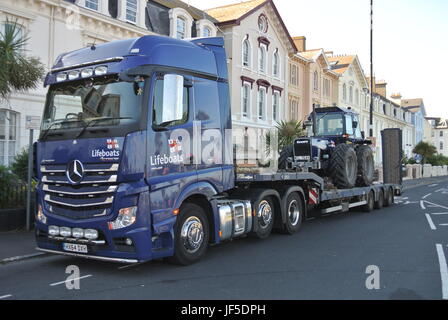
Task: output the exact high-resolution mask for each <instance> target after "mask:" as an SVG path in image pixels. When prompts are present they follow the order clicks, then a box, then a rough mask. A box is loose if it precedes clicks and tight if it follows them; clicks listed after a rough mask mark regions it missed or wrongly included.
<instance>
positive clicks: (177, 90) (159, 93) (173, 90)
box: [152, 74, 190, 127]
mask: <svg viewBox="0 0 448 320" xmlns="http://www.w3.org/2000/svg"><path fill="white" fill-rule="evenodd" d="M189 101H190V90H189V88H188V87H187V86H185V85H184V78H183V77H182V76H179V75H173V74H165V75H159V76H157V79H156V81H155V85H154V99H153V111H152V115H153V121H152V122H153V124H154V125H156V126H162V127H172V126H178V125H181V124H184V123H186V122H187V121H188V117H189Z"/></svg>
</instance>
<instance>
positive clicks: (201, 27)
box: [196, 19, 218, 38]
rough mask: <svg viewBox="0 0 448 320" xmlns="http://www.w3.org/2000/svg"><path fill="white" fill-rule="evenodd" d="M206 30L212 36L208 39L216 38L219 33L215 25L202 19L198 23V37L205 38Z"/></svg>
mask: <svg viewBox="0 0 448 320" xmlns="http://www.w3.org/2000/svg"><path fill="white" fill-rule="evenodd" d="M205 29H209V30H210V35H209V36H208V37H216V35H217V33H218V29H217V28H216V26H215V24H214V23H213V22H211V21H209V20H207V19H201V20H198V21H196V35H197V37H200V38H205V35H204V31H205Z"/></svg>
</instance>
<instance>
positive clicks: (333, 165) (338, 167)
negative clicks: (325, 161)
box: [328, 144, 358, 189]
mask: <svg viewBox="0 0 448 320" xmlns="http://www.w3.org/2000/svg"><path fill="white" fill-rule="evenodd" d="M328 173H329V176H330V178H331V179H332V180H333V184H334V185H335V187H337V188H339V189H351V188H353V187H354V186H355V184H356V178H357V176H358V160H357V158H356V152H355V149H353V147H351V146H349V145H347V144H339V145H337V146H336V148H335V149H334V151H333V154H332V155H331V158H330V163H329V166H328Z"/></svg>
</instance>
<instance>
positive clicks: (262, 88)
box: [257, 86, 268, 122]
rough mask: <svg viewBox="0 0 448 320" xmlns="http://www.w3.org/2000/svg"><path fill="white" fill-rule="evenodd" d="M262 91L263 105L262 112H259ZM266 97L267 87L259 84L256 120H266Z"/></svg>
mask: <svg viewBox="0 0 448 320" xmlns="http://www.w3.org/2000/svg"><path fill="white" fill-rule="evenodd" d="M261 92H264V99H263V101H264V105H263V108H262V112H263V114H260V93H261ZM267 98H268V89H267V88H265V87H262V86H260V87H259V88H258V92H257V119H258V121H263V122H265V121H266V109H267Z"/></svg>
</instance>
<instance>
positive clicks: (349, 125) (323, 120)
mask: <svg viewBox="0 0 448 320" xmlns="http://www.w3.org/2000/svg"><path fill="white" fill-rule="evenodd" d="M313 118H315V120H314V119H313ZM308 120H309V123H310V126H309V130H308V136H309V137H324V138H327V139H330V140H334V141H335V142H337V143H339V142H342V141H344V140H345V141H346V140H350V141H353V142H357V141H361V140H364V138H363V134H362V132H361V129H360V125H359V116H358V114H356V113H355V112H354V111H353V110H351V109H343V108H339V107H330V108H318V109H315V111H314V113H312V114H311V115H310V117H309V118H308Z"/></svg>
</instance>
